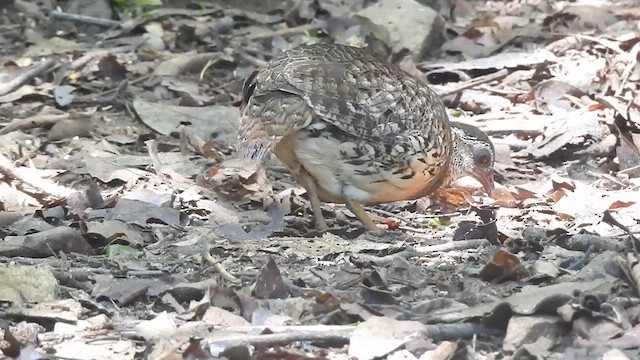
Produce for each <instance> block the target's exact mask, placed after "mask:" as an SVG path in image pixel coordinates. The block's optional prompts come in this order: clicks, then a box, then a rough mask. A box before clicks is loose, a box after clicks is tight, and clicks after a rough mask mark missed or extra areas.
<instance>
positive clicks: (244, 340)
mask: <svg viewBox="0 0 640 360" xmlns="http://www.w3.org/2000/svg"><path fill="white" fill-rule="evenodd" d="M354 329H355V327H354V326H350V327H349V328H346V329H343V330H340V331H338V330H330V331H326V332H318V331H292V332H288V333H281V334H265V335H247V336H243V337H238V336H234V337H229V338H222V339H216V340H214V341H211V342H208V343H207V345H209V346H211V345H214V344H221V345H222V344H224V346H225V347H230V346H233V345H243V344H250V345H253V346H275V345H284V344H290V343H292V342H295V341H325V342H338V343H341V344H347V343H349V339H350V338H351V334H352V333H353V330H354Z"/></svg>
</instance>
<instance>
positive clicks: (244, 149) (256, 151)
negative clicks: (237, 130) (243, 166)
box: [239, 136, 277, 162]
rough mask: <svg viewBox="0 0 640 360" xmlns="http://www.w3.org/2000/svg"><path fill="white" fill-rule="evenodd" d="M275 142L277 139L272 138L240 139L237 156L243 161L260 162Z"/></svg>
mask: <svg viewBox="0 0 640 360" xmlns="http://www.w3.org/2000/svg"><path fill="white" fill-rule="evenodd" d="M276 142H277V139H275V137H274V136H271V137H267V138H253V139H247V138H244V139H243V138H241V139H240V149H239V155H240V157H241V158H243V159H249V160H253V161H257V162H262V161H264V158H265V157H266V155H267V154H268V153H269V152H271V150H272V149H273V147H274V146H275V144H276Z"/></svg>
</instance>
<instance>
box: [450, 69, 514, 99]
mask: <svg viewBox="0 0 640 360" xmlns="http://www.w3.org/2000/svg"><path fill="white" fill-rule="evenodd" d="M507 75H509V71H508V70H507V69H502V70H500V71H496V72H494V73H492V74H487V75H484V76H479V77H477V78H474V79H471V80H469V81H465V82H463V83H462V84H460V85H458V86H455V87H452V88H450V89H443V91H442V92H438V95H440V96H441V97H445V96H449V95H453V94H457V93H459V92H462V91H464V90H467V89H471V88H474V87H477V86H480V85H482V84H486V83H490V82H492V81H495V80H499V79H502V78H504V77H506V76H507Z"/></svg>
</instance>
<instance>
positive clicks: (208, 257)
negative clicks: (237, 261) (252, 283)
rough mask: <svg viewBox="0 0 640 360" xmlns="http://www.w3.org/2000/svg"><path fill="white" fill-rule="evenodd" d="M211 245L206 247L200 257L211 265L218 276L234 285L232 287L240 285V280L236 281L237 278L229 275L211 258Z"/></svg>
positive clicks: (218, 262) (217, 261)
mask: <svg viewBox="0 0 640 360" xmlns="http://www.w3.org/2000/svg"><path fill="white" fill-rule="evenodd" d="M210 251H211V245H207V248H206V249H205V251H204V253H203V254H202V257H203V258H204V259H205V260H206V261H207V262H208V263H209V264H211V265H213V268H214V269H216V270H217V271H218V272H219V273H220V275H222V277H223V278H224V279H225V280H227V281H228V282H230V283H232V284H234V285H239V284H242V280H240V279H238V278H237V277H235V276H233V275H231V274H230V273H229V272H228V271H227V269H225V268H224V267H223V266H222V264H220V261H219V260H216V259H214V258H213V256H211V252H210Z"/></svg>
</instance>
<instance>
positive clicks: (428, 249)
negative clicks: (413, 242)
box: [415, 239, 491, 255]
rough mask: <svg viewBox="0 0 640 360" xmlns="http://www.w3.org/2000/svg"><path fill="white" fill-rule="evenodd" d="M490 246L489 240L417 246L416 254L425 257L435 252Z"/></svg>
mask: <svg viewBox="0 0 640 360" xmlns="http://www.w3.org/2000/svg"><path fill="white" fill-rule="evenodd" d="M489 245H491V243H490V242H489V240H487V239H471V240H460V241H449V242H448V243H445V244H438V245H427V246H417V247H416V248H415V252H416V254H420V255H425V254H431V253H434V252H447V251H456V250H458V251H459V250H468V249H477V248H479V247H484V246H489Z"/></svg>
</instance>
